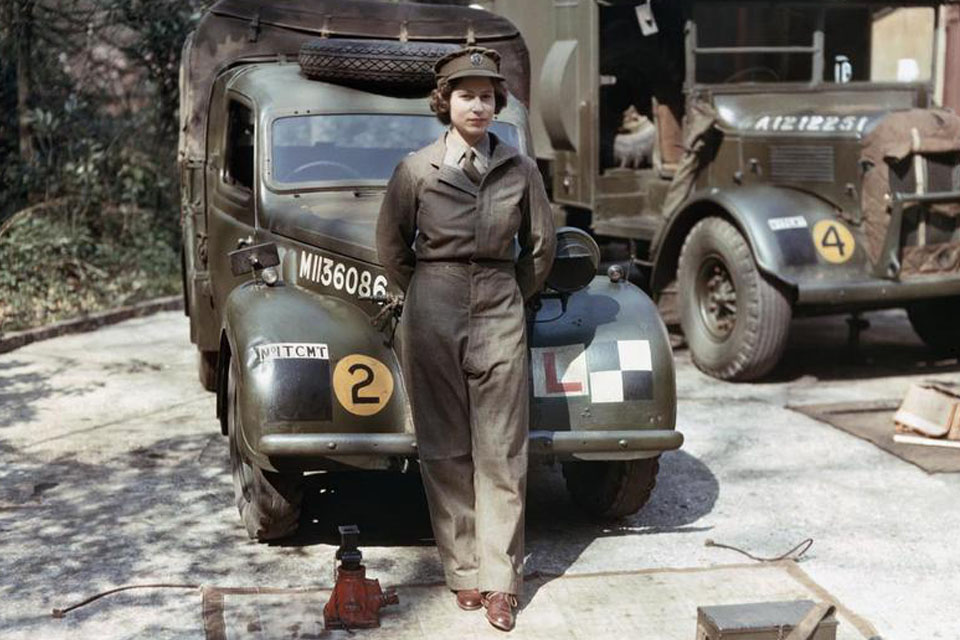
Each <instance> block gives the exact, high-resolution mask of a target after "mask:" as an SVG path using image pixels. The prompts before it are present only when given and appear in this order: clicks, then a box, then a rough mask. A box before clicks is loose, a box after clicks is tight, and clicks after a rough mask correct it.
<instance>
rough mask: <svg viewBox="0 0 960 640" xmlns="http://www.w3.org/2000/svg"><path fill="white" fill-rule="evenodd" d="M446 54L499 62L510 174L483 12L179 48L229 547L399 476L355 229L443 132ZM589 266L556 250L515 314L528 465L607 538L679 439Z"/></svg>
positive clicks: (653, 375)
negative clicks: (331, 485)
mask: <svg viewBox="0 0 960 640" xmlns="http://www.w3.org/2000/svg"><path fill="white" fill-rule="evenodd" d="M468 44H479V45H482V46H488V47H492V48H495V49H497V50H498V51H500V53H501V55H502V56H503V60H504V64H503V66H502V70H503V71H504V73H505V75H506V76H507V79H508V84H509V86H510V87H511V88H512V90H513V93H512V94H511V95H510V97H509V101H508V104H507V106H506V108H505V109H504V111H502V112H501V114H500V115H499V116H498V118H497V120H496V121H495V122H494V124H493V131H494V132H495V133H496V134H497V135H498V136H499V137H500V138H501V139H503V140H506V141H507V142H509V143H510V144H512V145H514V146H516V147H517V148H519V149H520V150H521V151H522V152H523V153H526V154H529V155H532V153H533V151H532V147H531V144H530V141H531V134H530V129H529V124H528V120H527V110H526V107H525V104H524V101H525V100H526V94H525V93H524V88H525V87H526V86H527V84H528V82H527V78H526V76H527V74H528V69H529V67H528V65H529V61H528V57H527V53H526V48H525V45H524V42H523V40H522V38H521V37H520V35H519V33H518V32H517V29H516V28H515V27H514V26H513V25H512V24H511V23H510V22H509V21H507V20H506V19H504V18H501V17H497V16H494V15H491V14H489V13H485V12H482V11H478V10H474V9H468V8H457V7H440V6H438V7H417V6H412V5H398V4H393V3H390V4H381V3H376V2H364V1H363V0H356V1H354V2H336V1H333V0H317V1H315V2H313V3H311V4H310V5H309V6H300V5H299V4H296V5H295V4H292V3H287V4H284V3H276V4H268V3H263V2H260V1H256V2H254V1H252V0H221V1H220V2H217V3H216V4H214V5H213V6H212V8H211V9H210V10H209V12H208V13H207V14H206V15H205V17H203V19H202V20H201V21H200V23H199V25H198V27H197V29H196V31H195V32H194V33H193V34H191V35H190V36H189V37H188V39H187V41H186V44H185V45H184V50H183V63H182V65H183V66H182V73H181V99H182V102H181V120H182V122H181V124H182V134H181V139H180V167H181V176H182V182H181V193H182V219H183V247H184V267H183V273H184V295H185V299H186V312H187V315H188V316H189V317H190V336H191V340H192V341H193V342H194V343H195V344H196V346H197V350H198V354H199V356H198V358H199V375H200V379H201V381H202V382H203V384H204V385H205V386H206V387H207V388H208V389H210V390H213V391H215V392H216V394H217V403H216V406H217V415H218V417H219V419H220V428H221V431H222V433H223V434H224V435H226V436H227V437H228V438H229V442H230V463H231V468H232V473H233V483H234V493H235V496H236V502H237V506H238V508H239V511H240V514H241V517H242V519H243V521H244V524H245V525H246V528H247V531H248V533H249V534H250V536H251V537H254V538H257V539H260V540H267V539H272V538H278V537H281V536H285V535H287V534H290V533H292V532H293V531H295V530H296V528H297V524H298V514H299V509H300V504H301V500H302V497H303V490H304V476H305V475H306V474H310V473H318V472H323V473H337V472H340V471H343V470H351V469H353V470H356V469H365V470H371V471H373V470H394V471H402V470H411V469H416V460H417V447H416V437H415V433H414V429H413V424H412V420H411V414H410V408H409V403H408V399H407V390H406V387H405V383H404V379H403V375H402V371H401V366H400V364H401V363H400V357H401V355H400V354H401V353H402V350H401V349H400V348H399V340H400V339H401V338H400V335H401V334H400V333H399V332H398V331H397V327H398V323H400V322H403V315H402V298H401V296H400V295H399V292H398V291H396V290H394V289H393V288H392V286H391V284H390V283H389V282H388V281H387V279H386V276H385V274H384V270H383V268H382V266H381V264H380V263H379V261H378V256H377V252H376V248H375V242H374V231H375V227H376V221H377V215H378V212H379V208H380V204H381V200H382V198H383V194H384V191H385V188H386V184H387V181H388V179H389V177H390V175H391V173H392V172H393V169H394V167H395V166H396V164H397V163H398V162H399V161H400V160H401V159H402V158H403V157H404V156H405V155H407V154H408V153H411V152H413V151H414V150H416V149H418V148H420V147H423V146H425V145H426V144H428V143H430V142H432V141H434V140H436V139H437V137H438V136H439V135H441V134H442V132H443V127H442V125H440V123H439V121H438V120H437V119H436V117H435V116H434V115H433V114H432V113H431V112H430V109H429V100H428V94H429V90H430V89H431V88H432V86H433V75H432V66H433V63H434V62H435V61H436V60H437V59H439V58H440V57H441V56H443V55H445V54H446V53H448V52H449V51H451V50H453V49H456V48H458V47H461V46H464V45H468ZM598 263H599V249H598V247H597V245H596V243H595V242H594V241H593V239H592V238H590V236H589V235H588V234H585V233H583V232H581V231H579V230H577V229H560V230H559V231H558V251H557V259H556V262H555V263H554V268H553V271H552V272H551V274H550V278H549V284H548V287H547V289H546V290H544V291H543V292H542V293H541V294H540V296H539V300H538V301H537V303H536V304H535V305H533V306H532V307H531V309H530V311H529V316H528V317H529V324H528V329H529V344H530V354H529V356H530V362H531V381H530V393H531V422H530V424H531V431H530V445H531V446H530V452H531V456H535V457H536V458H537V459H540V460H548V461H549V460H555V461H559V462H560V463H562V465H563V470H564V475H565V478H566V483H567V487H568V488H569V490H570V493H571V495H572V497H573V499H574V500H575V501H576V502H577V503H579V504H580V505H581V506H582V507H583V508H585V509H586V510H587V511H589V512H590V513H593V514H595V515H596V516H599V517H602V518H613V517H620V516H624V515H628V514H631V513H634V512H636V511H637V510H638V509H639V508H640V507H641V506H642V505H643V504H644V503H645V502H646V501H647V499H648V498H649V496H650V492H651V490H652V489H653V486H654V482H655V479H656V475H657V470H658V458H659V455H660V454H661V453H662V452H664V451H667V450H671V449H676V448H678V447H680V446H681V443H682V441H683V436H682V434H681V433H679V432H678V431H676V429H675V426H676V387H675V378H674V368H673V359H672V355H671V350H670V344H669V340H668V336H667V333H666V329H665V327H664V325H663V323H662V321H661V320H660V317H659V315H658V314H657V310H656V306H655V305H654V304H653V302H652V300H651V299H650V298H649V297H647V296H646V295H645V294H644V293H643V292H642V291H641V290H640V289H638V288H637V287H636V286H634V285H632V284H630V283H629V282H627V281H626V279H625V278H624V277H623V276H624V273H623V272H622V270H620V269H617V268H614V269H612V270H610V272H609V273H608V274H604V275H601V276H598V275H597V266H598Z"/></svg>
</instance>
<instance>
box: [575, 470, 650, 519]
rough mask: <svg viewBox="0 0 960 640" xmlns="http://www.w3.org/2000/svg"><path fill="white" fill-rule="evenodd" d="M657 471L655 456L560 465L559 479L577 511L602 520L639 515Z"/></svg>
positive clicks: (648, 495)
mask: <svg viewBox="0 0 960 640" xmlns="http://www.w3.org/2000/svg"><path fill="white" fill-rule="evenodd" d="M659 470H660V461H659V456H657V457H656V458H646V459H644V460H612V461H602V462H565V463H563V477H564V479H565V480H566V482H567V491H569V492H570V497H571V498H573V501H574V502H575V503H576V504H577V506H579V507H580V508H581V509H583V510H584V511H586V512H587V513H589V514H590V515H592V516H595V517H597V518H601V519H604V520H612V519H616V518H623V517H625V516H629V515H633V514H634V513H636V512H637V511H639V510H640V508H641V507H643V505H645V504H646V503H647V501H648V500H649V499H650V494H651V493H653V487H654V486H655V485H656V484H657V472H658V471H659Z"/></svg>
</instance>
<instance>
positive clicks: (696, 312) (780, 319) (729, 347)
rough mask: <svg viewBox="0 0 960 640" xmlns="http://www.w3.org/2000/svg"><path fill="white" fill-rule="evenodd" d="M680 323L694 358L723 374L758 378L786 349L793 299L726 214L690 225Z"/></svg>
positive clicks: (680, 283) (680, 279)
mask: <svg viewBox="0 0 960 640" xmlns="http://www.w3.org/2000/svg"><path fill="white" fill-rule="evenodd" d="M677 290H678V293H679V307H680V326H681V327H682V328H683V333H684V336H685V338H686V340H687V344H688V345H689V346H690V354H691V356H692V357H693V362H694V364H696V365H697V368H699V369H700V370H701V371H703V372H704V373H706V374H708V375H711V376H713V377H715V378H720V379H721V380H754V379H756V378H759V377H761V376H763V375H765V374H766V373H768V372H769V371H770V370H771V369H773V367H774V366H776V364H777V362H778V361H779V360H780V356H781V355H783V350H784V347H786V344H787V334H788V332H789V329H790V318H791V315H792V310H791V305H790V301H789V300H788V299H787V297H786V296H785V295H784V294H783V292H781V291H780V289H778V288H777V287H776V286H775V285H774V284H773V283H771V282H769V281H767V279H766V278H764V276H763V274H761V273H760V270H759V269H757V265H756V263H755V262H754V260H753V253H752V252H751V251H750V246H749V245H748V244H747V241H746V240H745V239H744V237H743V236H742V235H741V234H740V232H739V231H738V230H737V228H736V227H734V226H733V225H732V224H731V223H729V222H727V221H726V220H724V219H722V218H717V217H709V218H704V219H703V220H701V221H700V222H698V223H697V224H696V225H694V227H693V229H691V230H690V233H689V234H688V235H687V238H686V240H684V243H683V248H682V249H681V250H680V265H679V268H678V269H677Z"/></svg>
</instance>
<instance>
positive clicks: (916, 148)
mask: <svg viewBox="0 0 960 640" xmlns="http://www.w3.org/2000/svg"><path fill="white" fill-rule="evenodd" d="M862 145H863V146H862V149H861V156H860V166H861V168H862V170H863V171H864V174H863V183H862V196H861V207H862V211H863V218H864V230H865V232H866V236H867V250H868V253H869V255H870V258H871V260H873V261H874V262H876V261H877V260H878V259H879V257H880V252H881V249H882V247H883V242H884V239H885V237H886V234H887V227H888V226H889V224H890V193H891V190H892V185H891V176H892V174H893V173H894V171H895V167H896V166H897V165H901V166H903V163H904V161H909V159H910V158H912V157H914V156H918V155H919V156H930V155H936V154H948V155H952V156H953V157H954V160H956V159H958V158H960V116H958V115H957V114H955V113H953V112H952V111H947V110H945V109H908V110H904V111H894V112H892V113H890V114H888V115H886V116H884V117H883V119H881V120H880V121H879V122H877V123H876V124H875V125H874V126H873V128H872V130H871V131H869V133H867V135H866V136H864V138H863V143H862ZM950 164H955V162H951V163H950ZM907 166H910V164H909V163H908V164H907ZM956 170H957V169H954V171H956ZM910 177H911V178H912V179H913V181H916V176H914V175H912V173H911V175H910ZM951 182H953V180H951ZM911 187H912V188H911ZM919 187H920V185H918V184H914V185H910V187H908V189H907V190H908V191H909V192H919V193H923V192H924V191H936V190H943V191H952V190H954V189H952V187H953V185H952V184H951V185H947V186H946V188H944V187H943V186H942V185H935V184H932V185H927V188H926V189H922V188H919ZM938 187H939V188H938ZM930 209H931V210H932V211H935V212H936V213H938V214H940V215H945V216H950V217H953V216H957V215H960V203H957V202H948V203H942V204H934V205H931V206H930ZM941 251H951V252H957V251H960V247H958V246H956V245H953V244H951V245H945V246H937V245H930V246H927V247H907V248H905V255H904V264H903V267H904V272H905V273H910V272H918V271H919V272H922V271H925V270H926V268H925V267H924V266H923V265H924V263H925V262H927V261H928V259H931V258H935V259H936V260H934V262H938V261H941V260H942V257H941V256H940V255H939V253H938V252H941ZM907 253H909V254H911V255H906V254H907ZM927 254H929V255H927ZM941 269H942V267H941V268H939V269H937V268H935V269H933V270H934V271H938V270H941Z"/></svg>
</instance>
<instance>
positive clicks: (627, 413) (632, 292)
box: [529, 276, 677, 431]
mask: <svg viewBox="0 0 960 640" xmlns="http://www.w3.org/2000/svg"><path fill="white" fill-rule="evenodd" d="M542 303H543V307H542V308H541V309H540V311H539V313H538V314H537V319H536V322H535V323H534V324H533V325H532V331H531V333H530V340H529V343H530V349H531V385H530V393H531V420H530V428H531V429H532V430H536V429H546V430H557V431H580V430H583V431H591V430H603V429H620V430H643V429H675V428H676V405H677V390H676V371H675V368H674V362H673V351H672V349H671V346H670V338H669V336H668V335H667V329H666V327H665V326H664V324H663V321H662V320H661V319H660V315H659V314H658V313H657V307H656V305H655V304H654V303H653V301H652V300H651V299H650V298H649V297H648V296H647V294H646V293H644V292H643V291H641V290H640V289H639V288H638V287H636V286H635V285H633V284H632V283H630V282H628V281H626V280H620V281H618V282H613V281H611V280H610V278H608V277H607V276H597V277H595V278H594V279H593V281H592V282H591V283H590V284H589V285H588V286H587V287H586V288H584V289H582V290H580V291H577V292H575V293H573V294H571V295H570V297H569V299H568V300H567V302H566V305H565V311H563V312H561V309H562V308H563V305H562V304H561V303H560V302H559V301H558V300H549V299H545V300H543V301H542ZM631 353H632V355H631ZM580 359H582V361H581V362H579V363H578V360H580ZM624 371H629V372H630V373H627V374H626V376H627V378H621V373H623V372H624ZM559 374H565V375H562V376H561V377H558V375H559ZM627 379H631V380H634V381H635V382H637V383H638V384H639V387H638V388H636V389H634V391H636V392H637V393H636V394H633V393H631V392H630V391H629V390H627V389H626V387H624V388H623V389H620V388H619V385H624V384H626V383H625V382H624V381H625V380H627ZM561 380H563V381H564V382H562V383H561ZM613 386H617V387H618V389H612V387H613ZM640 387H642V388H640ZM611 391H615V392H616V393H615V395H617V394H621V397H619V398H618V399H616V400H614V399H613V398H611V397H610V392H611Z"/></svg>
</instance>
